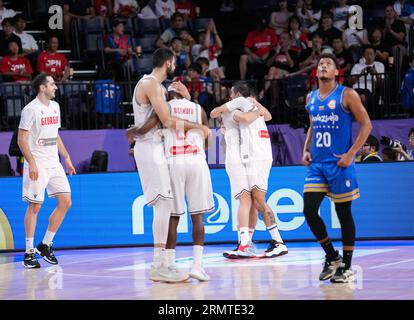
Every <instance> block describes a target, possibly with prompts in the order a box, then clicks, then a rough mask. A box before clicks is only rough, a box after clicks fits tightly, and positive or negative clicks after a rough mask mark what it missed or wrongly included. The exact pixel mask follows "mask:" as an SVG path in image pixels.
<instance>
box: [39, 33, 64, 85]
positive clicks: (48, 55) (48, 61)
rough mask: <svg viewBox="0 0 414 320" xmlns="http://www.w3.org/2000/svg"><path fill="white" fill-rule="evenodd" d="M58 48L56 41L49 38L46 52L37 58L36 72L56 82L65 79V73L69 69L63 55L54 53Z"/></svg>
mask: <svg viewBox="0 0 414 320" xmlns="http://www.w3.org/2000/svg"><path fill="white" fill-rule="evenodd" d="M58 46H59V42H58V39H57V38H56V37H51V38H50V39H49V48H48V50H46V51H43V52H42V53H41V54H40V55H39V56H38V57H37V71H38V72H44V73H47V74H49V75H51V76H52V77H53V78H54V79H55V80H56V81H61V80H66V78H67V75H66V74H65V71H66V72H67V70H68V69H69V63H68V60H67V59H66V57H65V55H64V54H62V53H58V52H56V50H57V48H58ZM65 69H66V70H65Z"/></svg>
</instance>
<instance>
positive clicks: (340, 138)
mask: <svg viewBox="0 0 414 320" xmlns="http://www.w3.org/2000/svg"><path fill="white" fill-rule="evenodd" d="M346 89H347V88H346V87H344V86H341V85H336V87H335V88H334V89H333V90H332V91H331V93H329V94H328V95H327V96H326V97H325V98H324V99H321V97H320V95H319V90H313V91H312V92H311V93H310V95H309V102H308V104H307V105H306V110H307V111H308V113H309V115H310V117H311V119H312V123H313V127H312V129H313V137H312V161H313V162H337V161H338V158H337V157H335V154H336V155H341V154H344V153H346V152H348V150H349V149H350V147H351V146H352V120H353V116H352V113H351V112H350V111H348V110H346V109H345V107H344V105H343V96H344V92H345V90H346Z"/></svg>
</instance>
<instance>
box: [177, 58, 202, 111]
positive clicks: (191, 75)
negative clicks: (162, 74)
mask: <svg viewBox="0 0 414 320" xmlns="http://www.w3.org/2000/svg"><path fill="white" fill-rule="evenodd" d="M200 74H201V66H200V65H199V64H198V63H192V64H190V66H189V67H188V70H187V72H186V73H185V74H183V75H180V76H177V77H175V78H174V81H181V82H183V83H184V84H185V86H186V87H187V89H188V91H189V92H190V94H191V97H192V101H194V102H197V103H198V98H199V95H200V93H201V92H202V91H203V90H204V87H205V83H204V81H202V80H201V79H200Z"/></svg>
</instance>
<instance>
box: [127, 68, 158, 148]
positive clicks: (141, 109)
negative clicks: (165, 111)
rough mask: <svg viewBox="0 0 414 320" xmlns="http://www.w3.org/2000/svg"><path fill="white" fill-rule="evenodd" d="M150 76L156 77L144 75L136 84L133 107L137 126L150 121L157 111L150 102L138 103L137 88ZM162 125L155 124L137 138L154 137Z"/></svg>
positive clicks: (139, 126)
mask: <svg viewBox="0 0 414 320" xmlns="http://www.w3.org/2000/svg"><path fill="white" fill-rule="evenodd" d="M148 78H154V79H155V77H154V76H151V75H144V76H143V77H142V79H141V80H139V81H138V83H137V84H136V86H135V89H134V95H133V98H132V107H133V110H134V124H135V126H136V127H137V128H141V127H142V126H143V125H144V124H145V123H146V122H147V121H148V119H149V118H150V117H151V115H152V114H153V112H155V111H154V108H153V107H152V106H151V105H150V104H140V103H138V101H137V100H136V98H135V93H136V90H137V89H138V86H139V84H140V82H141V81H142V80H144V79H148ZM160 127H161V126H160V125H157V126H155V127H154V128H152V129H151V130H150V131H149V132H147V133H146V134H145V135H142V136H138V137H137V138H136V140H146V139H150V138H153V136H154V133H155V132H156V131H157V130H158V129H159V128H160Z"/></svg>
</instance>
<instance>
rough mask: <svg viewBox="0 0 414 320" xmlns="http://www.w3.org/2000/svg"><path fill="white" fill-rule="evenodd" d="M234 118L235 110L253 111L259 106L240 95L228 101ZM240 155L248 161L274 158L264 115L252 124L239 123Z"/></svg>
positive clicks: (244, 160)
mask: <svg viewBox="0 0 414 320" xmlns="http://www.w3.org/2000/svg"><path fill="white" fill-rule="evenodd" d="M226 106H227V108H228V109H229V110H230V113H228V114H230V115H231V117H232V119H233V117H234V113H235V112H251V111H254V110H257V108H256V107H255V106H254V105H253V104H252V103H251V102H250V101H249V100H248V99H247V98H244V97H238V98H236V99H233V100H231V101H229V102H227V103H226ZM239 129H240V157H241V160H242V162H244V163H246V162H249V161H254V160H273V154H272V144H271V142H270V136H269V131H268V130H267V126H266V123H265V121H264V118H263V117H259V118H258V119H256V120H255V121H254V122H252V123H250V124H243V123H240V124H239Z"/></svg>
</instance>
